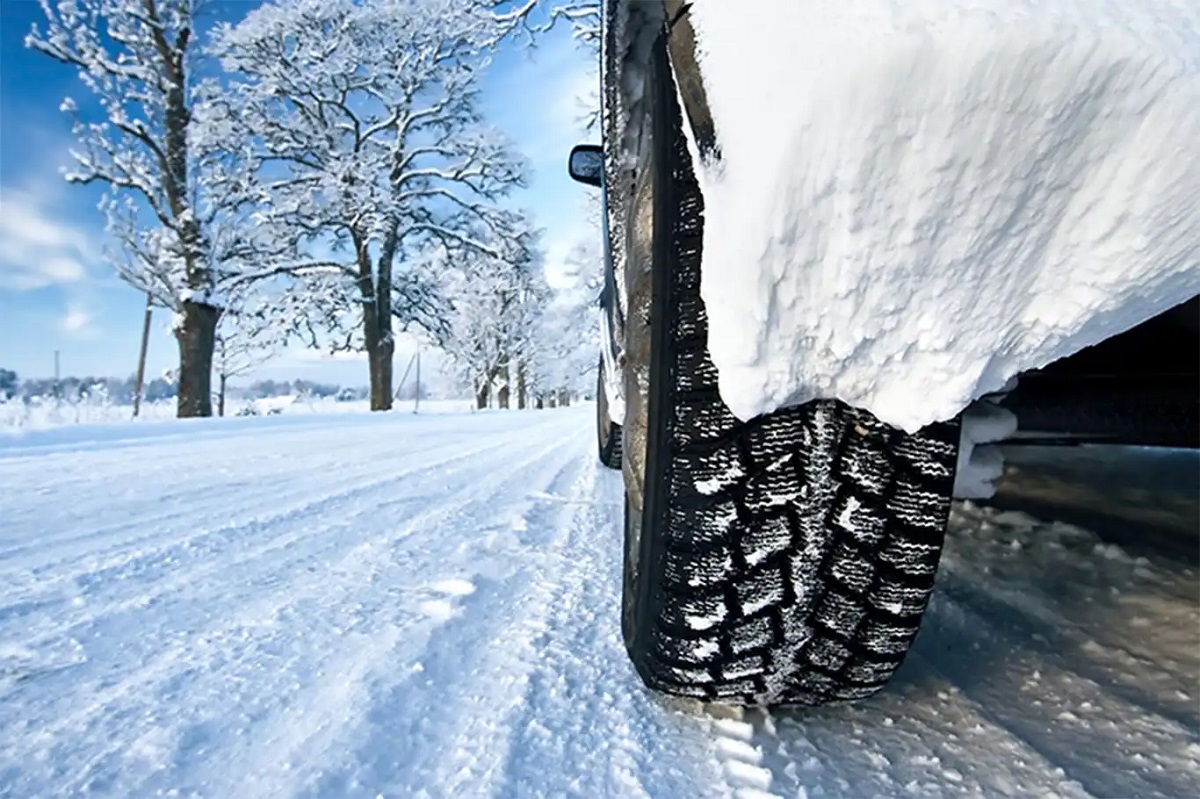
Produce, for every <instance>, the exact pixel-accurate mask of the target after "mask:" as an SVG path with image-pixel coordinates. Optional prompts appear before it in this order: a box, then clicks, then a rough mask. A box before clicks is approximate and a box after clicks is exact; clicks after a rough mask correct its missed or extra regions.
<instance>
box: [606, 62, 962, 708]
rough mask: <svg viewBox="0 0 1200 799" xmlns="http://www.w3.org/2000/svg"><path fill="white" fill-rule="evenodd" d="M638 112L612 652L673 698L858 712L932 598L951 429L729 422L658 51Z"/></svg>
mask: <svg viewBox="0 0 1200 799" xmlns="http://www.w3.org/2000/svg"><path fill="white" fill-rule="evenodd" d="M647 95H648V96H649V99H650V102H649V103H647V104H646V105H647V106H648V108H647V110H646V116H647V119H646V120H645V122H644V123H643V124H645V125H647V126H648V131H647V132H648V133H649V135H648V136H646V135H643V136H642V137H641V140H642V141H643V142H644V143H645V144H644V146H643V149H642V152H640V153H639V154H638V163H639V169H638V171H639V175H638V180H637V185H636V187H635V189H634V196H633V197H632V199H631V201H630V202H631V213H629V214H628V220H629V225H628V228H627V241H626V247H627V253H628V260H627V262H626V274H625V291H626V301H627V303H628V307H629V308H630V313H629V317H628V320H627V328H626V356H627V360H626V366H625V368H626V374H625V393H626V400H627V403H628V404H627V410H626V418H625V425H624V430H623V432H624V441H625V456H624V471H625V481H626V489H627V503H626V524H625V528H626V553H625V579H624V607H623V613H622V617H623V618H622V626H623V633H624V637H625V643H626V647H627V649H628V651H629V655H630V657H631V658H632V660H633V663H634V665H635V667H636V669H637V671H638V673H639V674H640V676H641V677H642V679H643V680H644V681H645V683H646V684H647V685H648V686H650V687H651V688H654V689H657V690H659V691H663V692H665V693H668V694H675V695H683V696H694V697H698V698H700V699H703V700H707V701H718V702H728V703H733V704H782V703H798V704H822V703H826V702H832V701H840V700H850V699H857V698H861V697H865V696H868V695H870V694H872V693H874V692H875V691H877V690H878V689H879V688H880V687H882V686H883V685H884V684H885V683H886V682H887V680H888V679H889V678H890V677H891V675H892V673H893V672H894V671H895V669H896V668H897V666H899V665H900V663H901V661H902V660H903V659H904V655H905V653H906V651H907V650H908V647H909V645H910V644H911V642H912V641H913V638H914V637H915V635H916V633H917V628H918V625H919V623H920V619H921V615H922V613H923V612H924V610H925V606H926V603H927V601H928V599H929V595H930V592H931V590H932V588H933V582H934V574H935V572H936V569H937V564H938V558H939V556H940V554H941V548H942V540H943V535H944V530H945V524H946V520H947V515H948V512H949V506H950V495H951V490H952V487H953V483H954V466H955V457H956V451H957V444H958V429H957V424H956V423H942V424H935V425H932V426H930V427H928V428H926V429H925V430H922V431H921V432H920V433H918V434H915V435H910V434H906V433H904V432H903V431H900V430H897V429H895V428H892V427H890V426H888V425H885V424H883V423H881V422H880V421H878V420H877V419H875V418H874V417H873V416H871V415H870V414H869V413H866V412H864V411H860V410H856V409H853V408H850V407H848V406H846V405H844V404H841V403H838V402H833V401H822V402H813V403H809V404H807V405H804V406H801V407H795V408H787V409H784V410H781V411H778V412H775V413H772V414H769V415H766V416H761V417H758V418H755V419H752V420H750V421H748V422H740V421H739V420H737V419H736V418H735V417H734V416H733V415H732V413H731V412H730V411H729V409H728V407H726V405H725V404H724V402H723V401H722V400H721V398H720V395H719V393H718V390H717V372H716V368H715V367H714V366H713V363H712V360H711V358H710V357H709V353H708V324H707V317H706V312H705V307H704V304H703V302H702V301H701V299H700V291H699V289H700V256H701V241H702V230H703V224H704V218H703V200H702V197H701V194H700V189H699V187H698V185H697V182H696V179H695V176H694V174H693V171H692V164H691V156H690V154H689V150H688V146H687V141H686V138H685V136H684V134H683V131H682V129H681V114H680V109H679V104H678V101H677V99H676V94H675V86H674V83H673V77H672V75H671V71H670V66H669V61H668V55H667V51H666V47H665V44H664V41H662V40H660V41H659V42H658V43H657V45H656V47H655V51H654V55H653V61H652V65H651V69H650V74H649V77H648V78H647Z"/></svg>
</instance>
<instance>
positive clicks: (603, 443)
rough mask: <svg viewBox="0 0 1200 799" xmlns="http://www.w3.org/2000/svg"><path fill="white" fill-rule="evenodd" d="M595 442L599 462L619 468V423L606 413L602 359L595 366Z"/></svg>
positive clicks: (611, 467)
mask: <svg viewBox="0 0 1200 799" xmlns="http://www.w3.org/2000/svg"><path fill="white" fill-rule="evenodd" d="M596 443H597V447H598V449H599V453H600V462H601V463H602V464H604V465H605V466H607V467H608V468H610V469H620V468H621V425H619V424H617V423H616V422H614V421H613V420H612V418H611V417H610V416H609V415H608V394H607V392H606V391H605V389H604V359H603V358H601V359H600V365H599V366H598V367H597V368H596Z"/></svg>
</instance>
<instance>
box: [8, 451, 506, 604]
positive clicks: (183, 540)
mask: <svg viewBox="0 0 1200 799" xmlns="http://www.w3.org/2000/svg"><path fill="white" fill-rule="evenodd" d="M518 440H519V437H517V436H514V437H512V438H511V439H505V440H502V441H497V442H493V443H491V444H489V445H487V446H484V447H482V448H479V449H478V450H473V451H469V452H466V453H461V452H460V453H456V454H455V455H453V456H451V457H448V458H444V459H442V460H441V461H439V462H437V463H434V464H428V465H426V466H417V467H414V468H413V469H410V470H408V471H407V473H408V474H411V473H415V472H418V471H421V470H422V469H424V468H433V467H434V466H436V465H448V464H450V463H453V462H456V461H460V460H464V459H468V458H470V457H473V456H475V455H478V454H480V453H482V452H485V451H487V450H489V449H494V448H497V447H501V446H506V445H511V444H513V443H514V442H516V441H518ZM447 443H448V442H445V441H441V442H436V443H432V444H431V445H430V446H429V447H427V448H425V449H422V450H416V451H415V454H423V453H426V452H437V451H439V450H441V449H442V448H444V447H445V446H446V444H447ZM408 454H414V453H408ZM364 460H365V461H366V463H365V464H362V463H356V464H355V466H356V467H357V468H355V469H351V470H348V471H347V470H346V469H344V468H343V467H339V468H338V470H337V471H336V472H335V473H336V474H337V475H338V477H337V479H336V480H335V481H334V482H332V484H331V485H328V486H326V487H325V488H324V490H325V491H326V492H327V493H326V494H324V495H322V496H318V497H317V498H316V499H313V498H312V495H311V494H312V490H313V487H312V484H311V482H308V485H303V483H304V482H307V481H304V480H301V481H298V482H299V483H301V485H299V486H297V488H295V489H293V490H290V491H288V492H287V493H285V494H283V495H282V496H279V495H275V494H272V496H271V497H270V502H271V503H272V504H273V505H275V507H276V508H277V509H276V510H275V511H274V512H272V513H269V514H268V515H266V516H265V517H264V516H260V515H259V514H261V508H262V506H263V497H262V495H261V493H255V492H253V491H251V492H249V493H248V494H247V496H246V497H245V498H244V501H243V504H241V505H239V506H237V507H235V508H232V509H231V508H228V507H225V508H222V512H223V513H224V514H225V515H226V518H228V517H229V516H231V515H232V516H233V517H234V519H233V521H230V522H229V523H227V524H226V525H223V526H222V527H220V528H219V529H216V530H204V529H201V530H199V531H196V532H194V533H192V534H190V535H187V534H184V535H183V537H180V538H170V537H169V536H170V535H171V534H174V533H177V532H181V531H176V530H170V531H163V530H161V529H156V530H154V532H151V533H148V534H146V535H142V536H135V537H132V538H119V537H116V536H115V535H114V534H115V533H118V532H123V531H126V530H132V531H138V530H142V529H145V528H146V527H157V526H158V525H160V524H161V523H162V522H165V521H169V520H175V519H183V520H185V521H191V520H194V519H195V518H196V511H195V508H194V506H185V508H184V509H181V510H179V511H173V512H172V513H170V514H167V515H162V516H150V517H146V518H135V519H133V520H127V521H124V522H122V523H120V524H117V525H110V526H108V527H102V528H99V529H96V530H92V531H89V532H88V533H86V534H84V535H82V536H80V537H79V538H80V540H91V539H101V540H104V539H113V540H109V541H107V545H106V548H105V549H103V550H101V551H99V552H95V551H86V550H85V551H83V552H81V553H79V555H80V557H79V560H81V561H82V560H83V559H84V558H86V557H89V556H91V557H102V556H103V555H105V554H108V553H113V552H117V553H120V552H124V551H127V550H129V549H130V548H131V547H134V546H137V545H140V544H142V543H144V542H146V541H155V540H163V539H167V540H166V544H165V545H166V546H168V547H170V546H177V545H186V544H189V543H191V542H194V541H195V540H196V539H197V538H198V537H200V536H204V535H208V534H212V533H218V534H219V533H222V532H226V531H231V532H236V531H237V530H238V529H239V528H245V527H252V526H256V525H265V524H270V523H272V522H276V521H284V520H287V519H291V518H295V517H297V516H299V515H302V514H304V513H305V512H306V511H309V510H312V509H314V508H316V507H317V506H318V505H319V504H320V503H321V502H322V501H323V500H325V499H329V498H333V497H337V496H341V495H343V494H346V493H348V492H352V491H355V490H357V489H358V488H359V487H360V486H362V485H363V480H364V479H368V478H372V477H375V476H377V475H378V473H379V467H378V465H377V463H375V462H374V459H372V458H366V459H364ZM297 474H301V475H302V474H303V473H302V472H298V473H297ZM279 478H280V476H279V475H278V473H275V472H261V473H258V474H257V475H254V476H253V477H252V478H251V479H249V480H247V479H246V477H245V476H244V475H243V477H242V479H241V480H239V483H240V484H245V483H247V482H249V483H254V482H259V483H260V484H263V485H267V486H271V487H272V489H273V488H274V487H275V486H276V485H277V484H278V483H279V481H280V480H279ZM372 482H373V483H374V484H378V483H380V482H381V481H379V480H374V481H372ZM100 491H101V492H102V493H101V494H100V495H99V496H96V495H93V496H91V497H88V498H89V499H94V500H98V503H97V504H100V505H103V506H105V507H111V503H112V498H111V496H110V495H108V494H106V493H103V491H104V489H103V488H101V489H100ZM72 493H74V492H72ZM176 496H178V497H186V496H188V494H187V493H186V492H177V493H176ZM191 496H192V497H193V498H194V497H195V492H193V493H192V495H191ZM209 501H211V500H209ZM282 503H288V504H286V505H285V507H284V508H283V509H282V510H279V509H278V506H279V505H280V504H282ZM291 503H295V504H291ZM235 514H246V515H247V516H248V518H246V519H243V520H238V519H237V517H236V515H235ZM190 526H191V525H189V527H190ZM53 543H58V542H53ZM68 543H75V542H72V541H68V542H64V544H68ZM28 548H36V545H34V544H31V545H29V547H28ZM160 549H161V548H160ZM39 551H41V550H40V548H39ZM155 551H158V550H155V549H151V550H139V552H138V554H142V553H147V552H155ZM54 552H55V550H54V548H50V549H49V550H48V553H54ZM15 554H19V553H11V554H10V553H0V576H3V575H5V574H7V573H8V571H9V570H22V571H24V570H28V571H29V572H30V575H31V579H34V580H37V581H39V582H40V581H41V580H43V579H45V576H46V574H47V573H48V572H53V571H56V570H57V569H58V568H59V567H61V565H62V564H63V563H65V562H70V559H69V558H63V559H59V560H54V559H49V560H47V561H44V562H41V563H37V564H35V565H32V566H31V565H29V564H28V563H21V562H20V561H17V562H16V563H13V562H12V561H14V560H15ZM42 554H47V552H42ZM122 562H123V561H122V560H121V558H120V557H119V556H117V557H116V558H115V561H114V562H111V563H110V562H102V564H101V565H88V566H85V567H84V568H85V569H86V571H85V572H81V573H87V572H91V571H96V570H98V569H100V568H106V567H109V566H119V565H121V563H122ZM56 576H57V577H58V578H59V579H64V578H65V579H70V578H71V575H56Z"/></svg>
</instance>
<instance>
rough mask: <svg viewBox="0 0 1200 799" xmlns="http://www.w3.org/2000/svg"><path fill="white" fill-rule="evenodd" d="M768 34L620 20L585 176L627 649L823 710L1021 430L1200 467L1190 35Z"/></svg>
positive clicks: (859, 13) (907, 15)
mask: <svg viewBox="0 0 1200 799" xmlns="http://www.w3.org/2000/svg"><path fill="white" fill-rule="evenodd" d="M753 10H754V13H753V14H748V13H746V8H745V7H744V5H743V4H734V3H725V2H721V1H720V0H698V2H695V3H682V2H679V0H665V2H661V3H659V2H622V0H610V2H606V3H605V7H604V14H603V17H604V23H605V31H604V36H603V48H602V55H601V57H602V61H603V69H602V75H603V84H604V85H603V92H602V96H603V100H604V145H603V148H602V149H601V148H592V149H591V150H590V151H589V150H587V149H586V148H583V149H580V148H577V151H576V152H574V153H573V154H572V159H571V167H572V174H574V175H575V176H576V177H578V178H579V179H581V180H584V181H585V182H590V183H593V184H595V185H601V184H603V187H604V192H605V208H606V213H605V222H606V230H605V239H606V241H605V244H606V247H607V252H608V277H607V280H606V284H605V285H606V297H605V298H604V299H602V302H601V305H602V308H603V309H604V315H605V322H606V330H609V331H611V335H610V336H607V337H606V342H607V345H608V346H609V348H610V351H609V352H607V353H606V354H605V356H604V358H603V361H602V362H603V366H602V373H603V374H602V381H601V382H602V385H603V386H604V388H605V393H606V395H607V396H608V399H609V402H608V403H607V405H608V411H609V417H606V419H602V424H601V426H600V429H601V430H605V429H611V425H607V424H606V423H607V422H609V421H611V422H620V423H623V436H624V438H625V446H624V447H623V450H622V452H621V465H622V468H623V470H624V473H625V481H626V487H627V496H628V502H627V509H626V541H627V547H626V550H627V551H626V577H625V580H626V590H625V613H624V625H625V638H626V643H627V647H628V648H629V651H630V655H631V656H632V658H633V660H634V663H635V665H636V666H637V667H638V670H639V672H640V673H641V675H642V677H643V678H644V679H645V681H646V682H647V683H648V684H650V685H652V686H653V687H655V688H659V689H661V690H664V691H668V692H671V693H679V694H685V695H695V696H701V697H704V698H707V699H712V700H724V701H732V702H751V703H760V702H767V703H770V702H807V703H820V702H825V701H831V700H838V699H848V698H854V697H858V696H864V695H867V694H869V693H871V692H873V691H874V690H877V689H878V688H879V687H880V686H881V685H882V684H883V683H884V682H885V681H886V680H887V678H888V677H889V676H890V674H891V673H892V671H893V670H894V668H895V667H896V666H897V665H898V664H899V662H900V660H901V659H902V658H903V655H904V652H905V651H906V650H907V647H908V645H909V643H910V642H911V640H912V637H913V636H914V635H915V633H916V629H917V624H918V622H919V619H920V616H921V613H922V612H923V610H924V607H925V603H926V601H927V599H928V595H929V591H930V590H931V589H932V584H933V574H934V572H935V570H936V566H937V561H938V556H939V554H940V548H941V531H942V529H943V527H944V524H945V519H946V513H947V511H948V507H949V499H950V495H951V493H952V492H953V491H956V490H957V491H958V492H959V494H960V495H964V494H972V495H979V494H986V492H987V491H988V489H989V487H988V485H987V483H988V481H989V479H990V478H992V477H995V476H996V475H997V474H998V473H999V469H1000V463H999V461H998V460H997V459H996V458H995V457H994V454H995V453H994V451H988V450H987V448H986V447H984V448H982V449H979V448H978V447H979V445H986V444H987V443H989V442H991V441H994V440H996V439H1002V438H1007V437H1009V436H1011V435H1012V434H1013V433H1014V430H1015V427H1016V422H1017V417H1019V418H1020V421H1021V423H1022V427H1023V428H1029V429H1032V430H1034V431H1036V432H1037V434H1039V435H1040V436H1042V437H1043V438H1044V437H1046V436H1049V437H1053V438H1056V439H1062V438H1071V439H1075V440H1078V439H1080V438H1083V439H1093V440H1095V439H1098V440H1122V441H1134V442H1137V443H1150V444H1163V443H1170V444H1180V443H1183V444H1189V445H1195V443H1196V437H1197V436H1196V433H1195V430H1196V402H1195V391H1194V389H1193V388H1192V386H1193V385H1194V383H1195V372H1196V364H1197V360H1200V358H1197V357H1194V356H1195V353H1196V352H1200V350H1197V348H1196V335H1195V333H1196V319H1195V317H1196V316H1197V314H1196V300H1195V299H1194V298H1195V295H1196V294H1197V292H1198V291H1200V266H1198V261H1200V151H1198V150H1196V149H1195V147H1194V146H1193V142H1195V141H1197V140H1200V12H1198V11H1197V10H1196V9H1195V8H1193V7H1192V5H1191V4H1184V3H1177V2H1169V0H1146V1H1145V2H1143V3H1140V4H1135V5H1134V6H1133V7H1127V6H1126V5H1125V4H1115V3H1109V2H1104V0H1076V1H1075V2H1064V3H1060V4H1057V5H1056V7H1055V8H1054V9H1053V10H1052V11H1049V12H1047V11H1045V10H1044V9H1042V7H1041V6H1040V5H1037V4H1032V3H1029V2H1017V3H1012V2H1007V1H1005V2H1001V0H981V2H972V3H969V4H967V3H953V2H940V3H938V2H926V3H919V4H894V3H888V2H883V1H882V0H855V2H833V1H832V0H811V2H803V3H798V2H787V0H762V1H761V2H756V3H755V4H754V9H753ZM601 155H602V161H597V160H596V159H597V158H598V157H600V156H601ZM589 159H591V160H590V161H589ZM1143 323H1145V324H1143ZM1131 329H1132V330H1131ZM1126 331H1129V332H1126ZM1118 334H1125V335H1118ZM1172 344H1173V345H1174V350H1172V348H1171V346H1170V345H1172ZM1092 345H1100V346H1099V347H1094V346H1092ZM1080 351H1083V352H1080ZM1172 351H1174V352H1175V353H1176V354H1175V355H1174V356H1172V355H1171V354H1170V353H1171V352H1172ZM1076 353H1078V354H1076ZM1066 356H1073V357H1066ZM1043 367H1045V368H1043ZM1031 370H1032V371H1031ZM618 371H619V374H617V372H618ZM1019 375H1020V376H1021V381H1020V382H1019V383H1017V384H1016V385H1017V388H1016V390H1015V391H1013V390H1012V389H1013V386H1014V382H1013V378H1016V377H1017V376H1019ZM1097 378H1100V379H1101V383H1100V384H1097V383H1096V382H1095V380H1096V379H1097ZM997 393H998V395H999V396H997ZM1006 394H1007V395H1008V396H1005V395H1006ZM989 395H991V396H989ZM973 401H981V403H982V404H979V405H977V406H975V407H972V408H970V409H969V408H968V405H971V403H972V402H973ZM1064 408H1066V410H1064ZM614 409H615V410H614ZM964 411H967V413H965V414H964V413H963V412H964ZM618 414H620V416H618ZM960 444H961V446H960ZM604 446H605V440H604V438H603V434H602V440H601V447H602V454H603V452H604ZM609 451H610V452H611V447H610V449H609ZM956 472H957V476H958V478H959V480H958V483H957V488H956V484H955V475H956ZM695 619H705V620H708V621H710V622H711V624H709V625H708V626H707V627H705V628H704V629H703V630H700V629H697V628H696V627H695V625H694V624H693V623H692V622H693V621H694V620H695ZM697 653H705V654H704V655H703V656H702V655H700V654H697Z"/></svg>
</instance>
